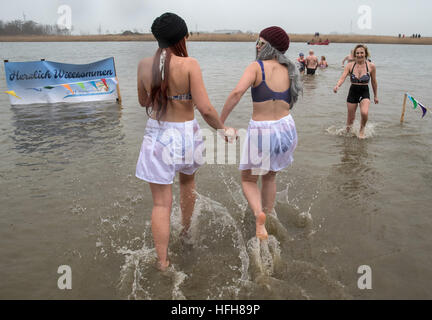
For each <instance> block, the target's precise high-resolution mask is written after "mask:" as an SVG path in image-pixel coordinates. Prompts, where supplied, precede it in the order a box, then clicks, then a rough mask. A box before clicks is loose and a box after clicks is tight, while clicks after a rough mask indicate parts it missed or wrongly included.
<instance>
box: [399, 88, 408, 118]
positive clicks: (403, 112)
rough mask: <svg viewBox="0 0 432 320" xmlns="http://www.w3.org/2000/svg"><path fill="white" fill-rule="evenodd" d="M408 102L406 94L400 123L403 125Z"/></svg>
mask: <svg viewBox="0 0 432 320" xmlns="http://www.w3.org/2000/svg"><path fill="white" fill-rule="evenodd" d="M406 101H407V94H406V93H405V94H404V101H403V104H402V114H401V118H400V123H402V122H403V121H404V117H405V107H406Z"/></svg>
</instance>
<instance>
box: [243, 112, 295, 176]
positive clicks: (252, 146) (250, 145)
mask: <svg viewBox="0 0 432 320" xmlns="http://www.w3.org/2000/svg"><path fill="white" fill-rule="evenodd" d="M296 146H297V131H296V126H295V123H294V119H293V117H292V116H291V114H289V115H287V116H286V117H283V118H281V119H279V120H272V121H254V120H250V122H249V126H248V131H247V135H246V139H245V140H244V143H243V152H242V156H241V160H240V167H239V169H240V170H249V169H251V170H252V174H254V175H262V174H266V173H268V172H269V171H279V170H282V169H284V168H286V167H287V166H289V165H290V164H291V163H292V162H293V161H294V158H293V153H294V150H295V148H296Z"/></svg>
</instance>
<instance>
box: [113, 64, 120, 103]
mask: <svg viewBox="0 0 432 320" xmlns="http://www.w3.org/2000/svg"><path fill="white" fill-rule="evenodd" d="M113 64H114V72H115V74H116V81H117V96H118V98H117V103H118V104H119V105H120V106H121V105H122V98H121V94H120V86H119V81H118V77H117V70H116V67H115V59H114V57H113Z"/></svg>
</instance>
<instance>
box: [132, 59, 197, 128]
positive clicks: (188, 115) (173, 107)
mask: <svg viewBox="0 0 432 320" xmlns="http://www.w3.org/2000/svg"><path fill="white" fill-rule="evenodd" d="M153 61H154V57H150V58H144V59H143V60H141V62H140V64H139V67H138V79H137V80H138V88H139V86H140V84H141V85H142V86H143V88H144V89H145V91H146V94H147V95H149V94H150V92H151V82H152V67H153ZM189 79H190V58H184V57H178V56H175V55H172V56H171V61H170V65H169V78H168V90H167V95H168V96H176V95H181V94H188V93H191V88H190V81H189ZM141 104H142V103H141ZM142 105H143V104H142ZM193 119H194V107H193V101H192V100H168V103H167V111H166V114H165V115H164V116H163V118H162V119H161V121H170V122H184V121H189V120H193Z"/></svg>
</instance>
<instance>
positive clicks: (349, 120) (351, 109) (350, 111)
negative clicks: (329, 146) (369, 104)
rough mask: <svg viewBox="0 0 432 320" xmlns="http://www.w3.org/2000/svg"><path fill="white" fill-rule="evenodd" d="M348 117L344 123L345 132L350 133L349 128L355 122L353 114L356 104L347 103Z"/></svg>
mask: <svg viewBox="0 0 432 320" xmlns="http://www.w3.org/2000/svg"><path fill="white" fill-rule="evenodd" d="M347 108H348V115H347V123H346V131H347V133H349V132H350V131H351V127H352V125H353V123H354V120H355V113H356V111H357V103H349V102H347Z"/></svg>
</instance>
